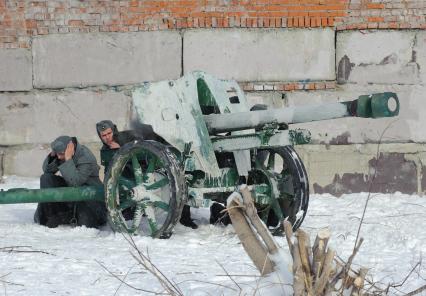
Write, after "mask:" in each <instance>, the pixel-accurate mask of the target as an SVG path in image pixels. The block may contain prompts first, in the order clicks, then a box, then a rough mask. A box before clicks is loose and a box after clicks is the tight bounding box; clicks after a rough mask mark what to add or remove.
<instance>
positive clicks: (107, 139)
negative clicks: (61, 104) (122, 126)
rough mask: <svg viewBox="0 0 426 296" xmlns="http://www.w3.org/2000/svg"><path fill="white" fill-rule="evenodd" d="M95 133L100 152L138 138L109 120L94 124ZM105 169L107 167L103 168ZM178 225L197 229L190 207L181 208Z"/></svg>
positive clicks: (124, 213)
mask: <svg viewBox="0 0 426 296" xmlns="http://www.w3.org/2000/svg"><path fill="white" fill-rule="evenodd" d="M96 131H97V132H98V135H99V138H100V139H101V140H102V143H103V146H102V148H101V152H102V151H105V150H115V149H118V148H120V147H121V146H123V145H124V144H126V143H129V142H132V141H134V140H136V139H138V136H137V135H136V134H135V133H134V132H132V131H121V132H119V131H118V129H117V126H116V125H115V124H114V123H113V122H112V121H111V120H102V121H100V122H98V123H97V124H96ZM150 137H153V138H155V139H156V140H161V139H160V138H159V137H158V136H156V135H150ZM139 138H140V137H139ZM105 169H107V167H105ZM125 171H126V170H125ZM129 210H130V209H129ZM123 215H124V216H125V218H126V216H127V217H130V216H131V213H129V211H127V212H126V211H124V212H123ZM180 223H181V224H182V225H184V226H186V227H191V228H192V229H196V228H198V226H197V224H195V223H194V221H193V220H192V219H191V212H190V207H189V206H188V205H184V206H183V210H182V215H181V218H180Z"/></svg>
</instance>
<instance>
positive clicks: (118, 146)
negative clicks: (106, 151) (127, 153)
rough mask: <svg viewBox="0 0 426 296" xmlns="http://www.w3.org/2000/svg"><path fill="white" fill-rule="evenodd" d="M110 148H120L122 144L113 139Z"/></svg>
mask: <svg viewBox="0 0 426 296" xmlns="http://www.w3.org/2000/svg"><path fill="white" fill-rule="evenodd" d="M108 146H109V148H111V149H117V148H120V144H118V143H117V142H114V141H112V142H111V143H110V144H109V145H108Z"/></svg>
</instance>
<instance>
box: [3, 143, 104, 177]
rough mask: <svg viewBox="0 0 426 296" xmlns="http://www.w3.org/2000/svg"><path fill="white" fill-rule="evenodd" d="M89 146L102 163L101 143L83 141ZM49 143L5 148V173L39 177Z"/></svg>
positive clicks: (48, 149) (102, 173)
mask: <svg viewBox="0 0 426 296" xmlns="http://www.w3.org/2000/svg"><path fill="white" fill-rule="evenodd" d="M82 144H83V145H85V146H87V147H88V148H89V149H90V150H91V151H92V153H93V154H94V155H95V156H96V160H97V163H98V164H99V165H100V153H99V149H100V148H101V146H102V145H101V144H100V143H99V142H98V143H82ZM50 151H51V150H50V145H49V144H37V145H18V146H13V147H8V148H6V149H5V150H4V161H3V168H4V175H18V176H24V177H38V176H40V175H41V174H42V173H43V172H42V168H41V167H42V164H43V161H44V159H45V158H46V156H47V154H49V153H50ZM103 171H104V169H103V167H101V169H100V172H99V173H100V176H101V177H102V178H103V175H104V172H103Z"/></svg>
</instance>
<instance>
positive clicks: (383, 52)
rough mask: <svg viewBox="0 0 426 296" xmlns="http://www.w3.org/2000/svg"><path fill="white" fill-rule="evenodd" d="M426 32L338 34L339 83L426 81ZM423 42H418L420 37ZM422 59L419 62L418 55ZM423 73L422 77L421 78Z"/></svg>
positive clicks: (358, 32)
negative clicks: (422, 71) (422, 70)
mask: <svg viewBox="0 0 426 296" xmlns="http://www.w3.org/2000/svg"><path fill="white" fill-rule="evenodd" d="M424 36H425V32H418V31H367V32H364V31H363V32H360V31H346V32H338V33H337V45H336V63H337V79H338V81H339V82H340V83H344V82H349V83H360V84H367V83H389V84H390V83H396V84H416V83H420V82H421V80H422V79H423V83H424V82H426V80H425V77H426V76H425V74H422V75H421V74H420V72H419V70H421V68H422V67H423V66H424V67H426V61H425V60H424V59H425V58H426V54H425V51H426V42H425V41H424V39H425V37H424ZM419 39H421V40H423V41H422V42H419V41H420V40H419ZM417 56H419V58H420V59H423V60H422V61H421V62H420V63H422V64H423V65H420V64H419V60H418V58H417ZM422 76H423V77H422Z"/></svg>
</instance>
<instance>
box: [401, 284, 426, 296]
mask: <svg viewBox="0 0 426 296" xmlns="http://www.w3.org/2000/svg"><path fill="white" fill-rule="evenodd" d="M423 291H426V285H423V286H421V287H420V288H418V289H416V290H414V291H411V292H410V293H407V294H405V295H404V296H413V295H418V294H420V293H421V292H423Z"/></svg>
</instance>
